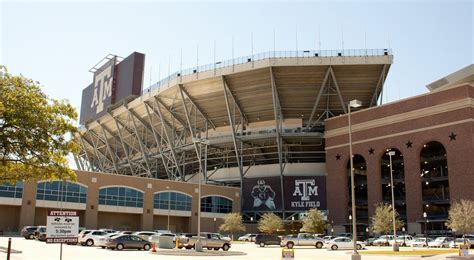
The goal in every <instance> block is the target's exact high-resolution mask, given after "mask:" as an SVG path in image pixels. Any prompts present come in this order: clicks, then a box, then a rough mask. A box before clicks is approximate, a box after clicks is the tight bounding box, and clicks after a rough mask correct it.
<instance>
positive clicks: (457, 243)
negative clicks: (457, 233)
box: [449, 237, 474, 248]
mask: <svg viewBox="0 0 474 260" xmlns="http://www.w3.org/2000/svg"><path fill="white" fill-rule="evenodd" d="M472 242H473V241H472V240H470V239H466V244H467V245H469V248H472V247H473V246H474V244H473V243H472ZM460 245H464V238H462V237H460V238H456V239H455V240H453V241H451V242H449V247H450V248H458V247H459V246H460Z"/></svg>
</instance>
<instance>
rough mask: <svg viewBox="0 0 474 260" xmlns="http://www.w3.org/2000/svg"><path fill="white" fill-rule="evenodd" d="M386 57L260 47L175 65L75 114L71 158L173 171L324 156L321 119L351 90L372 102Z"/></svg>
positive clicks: (104, 167)
mask: <svg viewBox="0 0 474 260" xmlns="http://www.w3.org/2000/svg"><path fill="white" fill-rule="evenodd" d="M392 62H393V56H392V54H391V52H390V50H386V49H381V50H344V51H300V52H268V53H263V54H256V55H252V56H248V57H242V58H238V59H234V60H230V61H224V62H217V63H215V64H211V65H205V66H201V67H196V68H192V69H189V70H184V71H181V72H176V73H174V74H172V75H170V76H169V77H167V78H165V79H164V80H162V81H160V82H158V83H156V84H154V85H153V86H151V87H150V88H148V89H145V90H144V91H143V92H142V95H141V96H134V97H128V98H125V99H123V100H122V101H120V102H116V103H115V104H113V105H111V106H110V107H108V109H107V113H106V114H105V115H103V116H101V117H99V118H97V119H94V120H88V121H86V122H85V123H83V126H82V127H81V134H80V141H81V148H82V150H81V152H80V153H79V155H78V156H76V162H77V165H78V167H79V169H81V170H90V171H99V172H112V173H117V174H124V175H134V176H148V177H155V178H167V179H174V180H183V181H187V180H189V179H190V178H191V177H192V176H194V175H195V174H197V173H199V172H202V173H203V178H204V179H206V180H207V179H208V177H209V176H211V175H212V174H213V173H214V172H216V171H217V170H218V169H220V168H230V167H236V168H238V171H239V174H240V177H243V176H244V175H245V174H246V170H248V168H250V167H251V166H253V165H264V164H279V165H280V171H281V172H282V171H283V168H284V165H285V164H286V163H300V162H301V163H304V162H324V161H325V151H324V120H325V119H326V118H329V117H333V116H337V115H340V114H344V113H345V112H346V109H347V103H348V102H349V101H350V100H352V99H359V100H361V101H362V103H363V107H371V106H375V105H377V102H378V99H379V96H380V95H381V92H382V91H383V84H384V81H385V78H386V76H387V73H388V71H389V69H390V65H391V64H392ZM83 105H84V103H83ZM244 166H245V167H244Z"/></svg>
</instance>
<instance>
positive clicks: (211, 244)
mask: <svg viewBox="0 0 474 260" xmlns="http://www.w3.org/2000/svg"><path fill="white" fill-rule="evenodd" d="M182 239H184V241H182ZM197 240H198V236H192V237H188V238H179V244H180V246H182V247H185V248H187V249H191V248H194V245H195V244H196V241H197ZM201 242H202V247H203V248H207V249H208V250H211V249H214V250H216V251H217V250H219V249H220V248H222V250H224V251H228V250H229V248H230V242H229V241H228V240H225V239H223V238H222V237H221V235H220V234H218V233H205V232H201Z"/></svg>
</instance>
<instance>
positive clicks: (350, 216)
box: [349, 215, 354, 237]
mask: <svg viewBox="0 0 474 260" xmlns="http://www.w3.org/2000/svg"><path fill="white" fill-rule="evenodd" d="M351 222H352V215H349V223H351ZM349 233H351V234H352V225H351V224H349ZM352 237H354V235H352Z"/></svg>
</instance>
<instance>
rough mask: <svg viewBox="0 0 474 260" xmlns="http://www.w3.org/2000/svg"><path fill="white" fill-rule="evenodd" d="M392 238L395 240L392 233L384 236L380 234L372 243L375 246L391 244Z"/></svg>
mask: <svg viewBox="0 0 474 260" xmlns="http://www.w3.org/2000/svg"><path fill="white" fill-rule="evenodd" d="M390 240H393V236H392V235H383V236H380V237H379V238H377V239H375V240H374V242H373V243H372V244H373V245H374V246H388V245H390V242H389V241H390Z"/></svg>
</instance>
